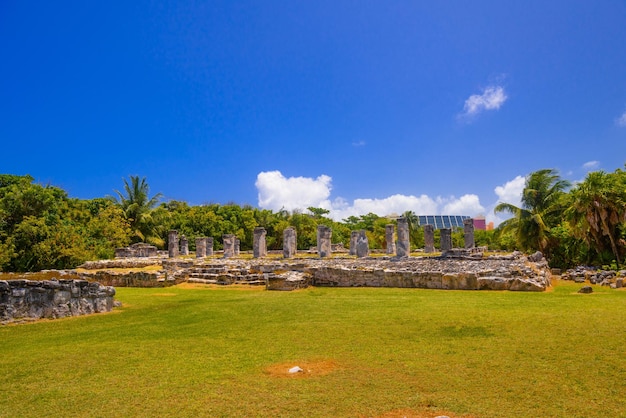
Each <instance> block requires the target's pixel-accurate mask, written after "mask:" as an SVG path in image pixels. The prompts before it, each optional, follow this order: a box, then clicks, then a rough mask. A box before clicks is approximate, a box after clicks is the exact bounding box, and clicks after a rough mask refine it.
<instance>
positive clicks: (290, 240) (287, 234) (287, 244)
mask: <svg viewBox="0 0 626 418" xmlns="http://www.w3.org/2000/svg"><path fill="white" fill-rule="evenodd" d="M297 252H298V240H297V235H296V229H295V228H294V227H291V226H290V227H289V228H285V230H284V231H283V257H285V258H292V257H294V256H295V255H296V253H297Z"/></svg>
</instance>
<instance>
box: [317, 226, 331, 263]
mask: <svg viewBox="0 0 626 418" xmlns="http://www.w3.org/2000/svg"><path fill="white" fill-rule="evenodd" d="M332 235H333V230H332V229H331V228H330V227H328V226H326V225H319V226H318V227H317V254H318V255H319V256H320V257H321V258H324V257H330V256H331V255H332V252H333V251H332V247H331V237H332Z"/></svg>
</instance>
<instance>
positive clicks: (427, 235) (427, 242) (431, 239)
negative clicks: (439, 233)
mask: <svg viewBox="0 0 626 418" xmlns="http://www.w3.org/2000/svg"><path fill="white" fill-rule="evenodd" d="M424 252H425V253H429V254H430V253H434V252H435V227H434V226H433V225H429V224H426V225H424Z"/></svg>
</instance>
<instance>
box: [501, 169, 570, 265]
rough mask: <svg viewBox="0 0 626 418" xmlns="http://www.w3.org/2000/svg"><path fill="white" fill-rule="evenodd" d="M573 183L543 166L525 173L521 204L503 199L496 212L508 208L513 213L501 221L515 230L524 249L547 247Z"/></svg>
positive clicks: (505, 210) (505, 229)
mask: <svg viewBox="0 0 626 418" xmlns="http://www.w3.org/2000/svg"><path fill="white" fill-rule="evenodd" d="M569 186H570V183H569V182H568V181H567V180H563V179H561V177H560V176H559V174H558V172H557V171H556V170H554V169H543V170H539V171H535V172H534V173H531V174H530V175H529V176H528V177H526V184H525V187H524V190H523V192H522V205H521V207H517V206H515V205H512V204H510V203H500V204H499V205H497V206H496V207H495V209H494V212H495V213H502V212H509V213H510V214H512V215H513V217H512V218H511V219H509V220H507V221H505V222H503V223H502V224H501V225H500V228H501V229H503V230H504V231H513V232H514V234H515V236H516V240H517V244H518V245H519V247H520V249H522V250H524V251H536V250H539V251H541V252H544V253H545V251H546V249H547V246H548V234H549V230H550V228H551V227H552V226H554V225H557V224H558V223H559V221H560V216H561V214H562V212H563V210H564V208H563V202H562V199H563V197H564V195H565V193H564V191H565V190H566V189H567V188H569Z"/></svg>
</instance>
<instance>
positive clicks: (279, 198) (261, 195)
mask: <svg viewBox="0 0 626 418" xmlns="http://www.w3.org/2000/svg"><path fill="white" fill-rule="evenodd" d="M331 182H332V179H331V178H330V177H329V176H326V175H321V176H319V177H317V178H316V179H313V178H306V177H289V178H286V177H285V176H283V175H282V173H281V172H280V171H267V172H261V173H259V174H258V176H257V181H256V183H255V185H256V187H257V190H258V199H259V207H261V208H263V209H271V210H280V209H286V210H294V209H301V210H304V209H306V208H308V207H310V206H313V207H320V208H324V209H328V210H330V214H329V216H330V217H331V218H332V219H335V220H337V221H340V220H342V219H346V218H348V217H350V216H361V215H365V214H368V213H375V214H376V215H379V216H385V215H390V214H393V213H395V214H401V213H403V212H406V211H409V210H410V211H413V212H415V213H416V214H422V215H441V214H449V215H469V216H475V215H478V214H481V213H484V212H485V209H484V207H483V206H482V205H481V204H480V201H479V198H478V196H476V195H473V194H467V195H464V196H461V197H460V198H456V197H454V196H451V197H448V198H441V197H437V198H435V199H433V198H431V197H429V196H427V195H421V196H412V195H411V196H406V195H401V194H395V195H392V196H389V197H386V198H384V199H367V198H364V199H355V200H354V201H353V202H352V203H350V202H348V201H346V200H345V199H343V198H341V197H338V198H335V199H334V200H332V201H331V200H330V191H331V189H332V187H331Z"/></svg>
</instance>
